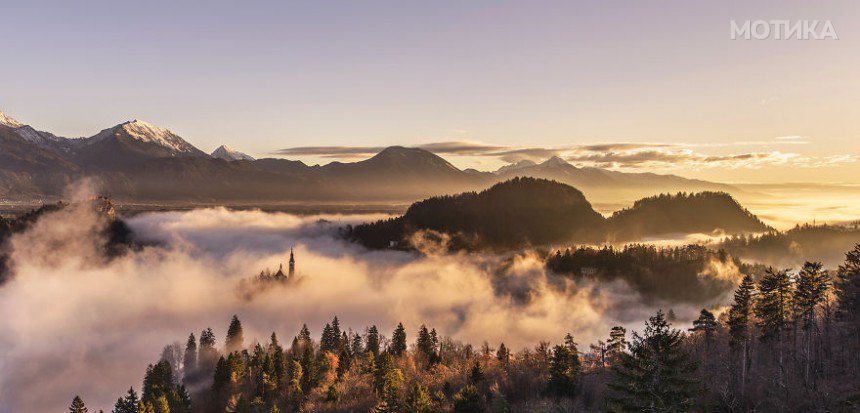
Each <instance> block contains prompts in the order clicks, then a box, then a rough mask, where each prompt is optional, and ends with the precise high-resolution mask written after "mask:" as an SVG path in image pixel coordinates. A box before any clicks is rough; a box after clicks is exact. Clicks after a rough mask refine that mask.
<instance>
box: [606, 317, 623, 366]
mask: <svg viewBox="0 0 860 413" xmlns="http://www.w3.org/2000/svg"><path fill="white" fill-rule="evenodd" d="M625 349H627V329H626V328H624V327H621V326H615V327H612V329H611V330H610V331H609V340H606V354H607V355H608V356H609V358H610V360H611V362H613V363H614V362H615V360H616V359H617V358H618V357H620V356H619V354H621V353H622V352H623V351H624V350H625Z"/></svg>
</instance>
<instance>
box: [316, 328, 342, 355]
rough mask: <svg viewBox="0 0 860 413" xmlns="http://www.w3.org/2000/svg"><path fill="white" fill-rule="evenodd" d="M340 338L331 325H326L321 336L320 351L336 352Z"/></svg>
mask: <svg viewBox="0 0 860 413" xmlns="http://www.w3.org/2000/svg"><path fill="white" fill-rule="evenodd" d="M337 338H339V337H338V336H335V335H334V332H333V331H332V328H331V324H328V323H327V324H326V325H325V327H323V331H322V336H320V351H323V352H325V351H334V348H335V341H336V340H337Z"/></svg>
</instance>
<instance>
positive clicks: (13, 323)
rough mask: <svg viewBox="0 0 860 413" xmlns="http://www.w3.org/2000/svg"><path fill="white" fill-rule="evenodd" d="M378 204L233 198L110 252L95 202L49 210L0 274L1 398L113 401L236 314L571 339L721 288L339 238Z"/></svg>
mask: <svg viewBox="0 0 860 413" xmlns="http://www.w3.org/2000/svg"><path fill="white" fill-rule="evenodd" d="M379 217H380V216H377V215H314V216H296V215H290V214H285V213H266V212H260V211H230V210H227V209H223V208H210V209H201V210H193V211H178V212H158V213H144V214H139V215H136V216H134V217H132V218H130V219H129V220H128V224H129V225H130V226H131V227H132V228H133V229H134V231H135V233H136V234H137V236H138V237H139V238H140V239H141V240H143V241H147V242H150V243H157V244H158V245H150V246H147V247H144V248H143V249H141V250H139V251H132V252H129V253H128V254H126V255H124V256H122V257H119V258H116V259H113V260H111V261H107V260H105V259H104V258H103V257H101V256H100V253H99V249H98V246H99V245H100V242H99V241H100V240H98V237H99V236H100V235H99V234H100V230H101V228H102V226H103V225H105V222H104V221H103V220H102V219H100V217H98V216H97V215H96V214H95V213H93V212H92V211H91V210H89V209H87V208H66V209H63V210H60V211H57V212H53V213H50V214H46V215H45V216H44V217H42V218H41V219H40V220H39V221H38V222H37V224H36V225H34V226H33V227H32V228H30V229H29V230H27V231H26V232H24V233H21V234H18V235H15V236H14V237H13V238H12V240H11V242H10V245H11V248H12V251H11V258H12V265H13V271H14V273H15V275H14V277H13V278H12V279H11V280H10V281H8V282H7V283H6V284H5V285H3V286H0V312H2V314H4V317H3V319H2V321H0V323H2V325H0V329H2V331H4V332H5V334H3V335H2V336H0V348H2V349H3V350H2V355H0V373H2V374H0V399H2V400H3V401H4V403H3V406H2V408H0V411H2V413H7V412H42V411H49V410H60V409H62V408H63V407H64V406H65V405H67V403H68V400H69V399H70V397H71V396H73V395H74V394H77V393H82V394H84V393H85V394H87V395H88V400H87V401H88V404H90V405H91V406H93V407H95V408H103V409H108V408H109V407H110V405H111V404H112V403H113V401H114V400H113V398H114V397H115V396H116V395H117V394H121V393H122V392H123V391H124V390H125V389H127V388H128V387H129V386H135V387H138V386H140V380H141V377H140V372H141V371H143V370H144V369H145V367H146V365H147V364H148V363H151V362H154V361H157V359H158V356H159V355H160V354H161V350H162V348H163V347H164V346H165V345H168V344H171V343H173V342H177V341H182V340H184V339H185V338H186V337H187V336H188V334H189V333H190V332H199V331H200V330H201V329H204V328H206V327H212V328H213V330H214V331H215V333H216V335H217V337H218V338H219V345H222V344H223V336H224V334H225V332H226V327H227V322H228V320H229V319H230V317H231V316H232V315H233V314H238V315H239V316H240V317H241V318H242V321H243V324H244V325H245V328H246V337H250V338H256V339H260V340H264V339H266V338H267V337H268V335H269V334H270V333H271V332H272V330H274V331H275V332H276V333H278V335H279V336H281V337H285V339H289V338H291V337H292V336H294V335H295V334H296V333H297V332H298V330H299V328H300V327H301V325H302V323H307V324H308V326H309V327H310V329H311V331H312V334H313V335H314V336H318V335H319V333H320V332H321V329H322V326H323V325H324V324H325V322H327V321H329V320H330V319H331V318H332V317H333V316H334V315H337V316H338V317H340V319H341V323H342V325H343V326H344V327H351V328H353V329H355V330H357V331H363V330H364V328H365V327H366V326H368V325H370V324H376V325H378V326H379V328H380V331H382V332H384V333H387V334H386V335H390V332H391V331H392V330H393V328H394V326H395V325H396V324H397V322H401V321H402V322H403V323H404V325H405V326H406V328H407V333H408V334H409V341H410V342H411V341H412V340H413V339H414V333H415V332H416V331H417V328H418V326H419V325H420V324H422V323H426V324H427V325H431V326H433V327H435V328H436V329H437V330H438V331H439V332H440V334H442V335H445V336H451V337H453V338H455V339H458V340H463V341H467V342H471V343H474V344H476V345H479V344H480V343H482V342H483V341H484V340H486V341H488V342H490V343H494V344H495V343H498V342H499V341H501V339H502V338H503V337H504V340H505V343H506V344H507V345H508V346H509V347H511V348H514V349H519V348H522V347H525V346H533V345H535V344H536V343H537V342H538V341H540V340H549V341H553V342H558V341H560V340H561V339H562V337H561V336H560V335H561V334H562V333H561V332H563V331H571V332H573V333H574V335H575V336H576V337H577V340H578V341H579V342H581V343H589V342H594V341H596V340H597V339H602V338H605V336H606V335H607V334H608V331H609V329H610V328H611V327H612V326H614V325H624V326H627V327H629V328H633V329H636V328H639V327H640V326H641V322H642V321H643V320H645V319H646V318H647V317H648V316H649V315H651V314H653V310H654V309H655V308H658V307H663V308H672V309H673V310H674V311H675V313H676V314H678V317H679V322H684V321H685V320H690V319H691V318H693V317H694V316H695V315H696V314H697V312H698V310H699V309H700V308H701V307H702V306H708V307H712V308H715V307H717V306H719V304H721V303H720V301H724V300H723V299H722V298H721V299H718V300H714V301H715V302H710V303H696V304H695V305H693V304H690V303H686V304H679V303H669V302H661V301H660V300H656V299H655V298H653V297H647V296H644V295H642V294H640V293H639V292H637V291H635V290H634V289H633V288H631V287H630V286H629V285H628V284H626V283H625V282H623V281H622V280H617V281H613V282H610V283H597V282H594V281H589V280H581V281H573V280H572V279H570V278H565V277H561V276H555V275H551V274H548V273H547V272H546V270H545V267H544V265H543V264H544V263H543V261H542V260H540V259H538V257H537V256H536V255H534V254H532V253H528V252H524V253H520V254H518V255H515V256H499V255H490V254H440V253H436V252H434V251H439V250H441V248H439V246H438V245H431V244H428V245H424V246H423V247H422V251H423V254H415V253H407V252H398V251H367V250H365V249H363V248H361V247H358V246H356V245H353V244H348V243H346V242H344V241H342V240H341V239H340V238H339V237H338V236H337V228H338V227H340V226H343V225H346V224H350V223H351V224H355V223H358V222H366V221H370V220H374V219H378V218H379ZM290 248H294V250H295V254H296V260H297V271H296V272H297V275H298V276H300V277H301V281H300V282H298V283H296V284H289V285H287V284H273V285H268V286H267V287H266V288H262V289H259V290H258V291H257V292H256V294H253V295H252V296H248V295H247V294H243V293H242V292H243V286H247V284H248V280H251V279H253V277H254V276H255V275H256V274H259V272H260V271H261V270H264V269H267V268H268V269H277V267H278V265H279V264H281V263H284V264H286V261H287V256H288V254H289V251H290ZM702 276H703V277H715V278H719V279H721V280H722V279H724V277H726V275H725V274H719V273H708V274H703V275H702ZM729 276H731V277H734V275H729ZM726 293H727V294H729V293H730V291H728V290H727V291H726ZM91 409H92V407H91Z"/></svg>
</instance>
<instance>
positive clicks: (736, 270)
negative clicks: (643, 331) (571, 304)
mask: <svg viewBox="0 0 860 413" xmlns="http://www.w3.org/2000/svg"><path fill="white" fill-rule="evenodd" d="M546 267H547V269H549V270H550V271H552V272H554V273H556V274H565V275H569V276H571V277H574V278H577V279H578V278H590V279H597V280H601V281H613V280H619V279H620V280H624V281H625V282H626V283H627V284H629V285H631V286H632V287H633V289H634V290H636V291H637V292H638V293H640V294H642V295H643V296H644V297H650V298H654V299H658V300H665V301H668V302H686V303H707V302H713V301H714V300H717V299H719V298H720V297H721V296H723V294H725V293H726V292H727V291H730V290H731V288H732V287H733V286H734V284H735V282H736V279H738V278H739V277H742V276H743V275H753V276H757V275H758V274H760V273H762V271H763V268H762V266H759V265H750V264H746V263H743V262H741V261H740V260H739V259H737V258H733V257H731V256H729V255H728V254H727V253H726V252H725V251H722V250H718V251H715V250H712V249H710V248H708V247H706V246H703V245H692V244H691V245H685V246H682V247H662V248H659V247H655V246H653V245H644V244H631V245H625V246H624V247H622V248H613V247H602V248H595V247H584V246H583V247H578V248H573V249H571V248H568V249H566V250H564V251H562V250H556V251H555V253H553V254H550V255H549V256H548V257H547V259H546Z"/></svg>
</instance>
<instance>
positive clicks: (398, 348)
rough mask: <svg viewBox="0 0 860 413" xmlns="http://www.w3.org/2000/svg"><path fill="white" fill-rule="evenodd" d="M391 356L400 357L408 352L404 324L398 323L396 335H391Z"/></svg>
mask: <svg viewBox="0 0 860 413" xmlns="http://www.w3.org/2000/svg"><path fill="white" fill-rule="evenodd" d="M389 350H390V351H391V354H392V355H394V356H395V357H400V356H402V355H403V354H404V353H405V352H406V329H405V328H403V323H398V324H397V328H396V329H394V333H392V334H391V348H390V349H389Z"/></svg>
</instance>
